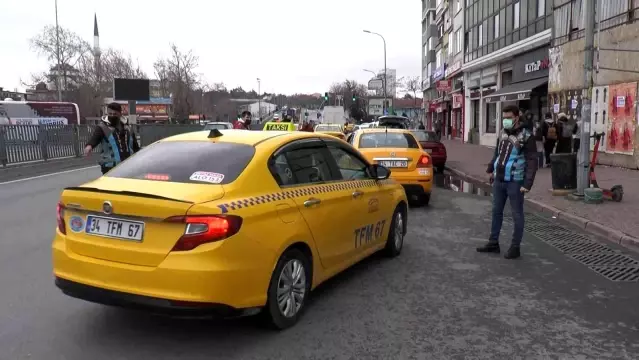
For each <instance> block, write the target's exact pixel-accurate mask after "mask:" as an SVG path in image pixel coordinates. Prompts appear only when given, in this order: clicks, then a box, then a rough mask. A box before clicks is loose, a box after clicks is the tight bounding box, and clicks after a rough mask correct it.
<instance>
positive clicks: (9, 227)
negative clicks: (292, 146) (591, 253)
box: [0, 169, 639, 360]
mask: <svg viewBox="0 0 639 360" xmlns="http://www.w3.org/2000/svg"><path fill="white" fill-rule="evenodd" d="M98 175H99V173H98V170H97V169H88V170H80V171H75V172H69V173H65V174H60V175H53V176H48V177H44V178H38V179H33V180H28V181H24V182H14V183H9V184H2V185H0V204H1V205H0V359H2V360H5V359H7V360H8V359H11V360H13V359H37V360H39V359H43V360H56V359H68V360H73V359H82V360H84V359H93V360H101V359H136V360H138V359H154V360H156V359H157V360H159V359H178V358H179V359H227V360H229V359H242V360H244V359H246V360H249V359H291V360H292V359H296V360H298V359H357V360H361V359H375V360H378V359H392V360H399V359H434V360H440V359H507V360H512V359H637V358H639V332H638V330H637V319H639V307H638V306H637V298H639V287H638V286H637V283H615V282H612V281H609V280H607V279H605V278H603V277H601V276H600V275H598V274H596V273H594V272H592V271H591V270H589V269H588V268H586V267H585V266H584V265H582V264H580V263H577V262H575V261H573V260H570V259H568V258H567V257H566V256H565V255H563V254H562V253H560V252H559V251H557V250H555V249H554V248H552V247H550V246H548V245H546V243H543V242H541V241H540V240H538V239H536V238H533V237H532V236H529V235H526V238H525V239H524V248H523V250H524V256H523V258H522V259H520V260H516V261H509V260H504V259H503V258H502V257H500V256H497V255H485V254H478V253H476V252H475V250H474V248H475V246H477V245H479V244H481V243H482V241H483V239H484V238H485V235H486V232H487V226H488V222H489V208H490V204H489V198H487V197H483V196H477V195H470V194H462V193H456V192H453V191H449V190H443V189H437V192H436V193H435V194H434V196H433V199H432V202H431V206H430V207H429V208H427V209H412V211H411V212H410V215H409V233H408V236H407V238H406V243H405V248H404V252H403V253H402V254H401V256H400V257H398V258H396V259H392V260H389V259H385V258H382V257H379V256H376V257H373V258H371V259H369V260H366V261H364V262H363V263H361V264H359V265H358V266H356V267H354V268H353V269H351V270H349V271H347V272H346V273H344V274H342V275H340V276H338V277H337V278H336V279H335V280H333V281H330V282H329V283H327V284H326V285H324V286H322V287H320V289H318V291H317V292H316V293H315V294H314V295H315V296H314V299H313V301H312V302H311V303H310V306H309V307H308V309H307V310H308V311H307V313H306V316H305V317H304V318H303V319H302V321H301V323H299V324H298V325H297V326H296V327H294V328H292V329H290V330H288V331H285V332H281V333H277V332H272V331H269V330H265V329H263V328H262V327H260V326H257V325H256V322H255V320H254V319H250V318H249V319H241V320H232V321H210V320H209V321H202V320H199V321H194V320H184V319H180V320H178V319H171V318H165V317H157V316H151V315H146V314H141V313H135V312H129V311H125V310H120V309H114V308H108V307H103V306H100V305H94V304H91V303H86V302H83V301H80V300H76V299H72V298H68V297H66V296H64V295H62V294H61V293H60V292H59V291H58V290H57V289H56V288H55V286H54V285H53V279H52V275H51V261H50V242H51V237H52V234H53V231H54V227H55V204H56V201H57V199H58V195H59V193H60V190H61V189H62V188H63V187H65V186H72V185H77V184H80V183H82V182H84V181H87V180H90V179H92V178H95V177H97V176H98ZM505 238H507V236H505ZM238 286H242V285H241V284H238Z"/></svg>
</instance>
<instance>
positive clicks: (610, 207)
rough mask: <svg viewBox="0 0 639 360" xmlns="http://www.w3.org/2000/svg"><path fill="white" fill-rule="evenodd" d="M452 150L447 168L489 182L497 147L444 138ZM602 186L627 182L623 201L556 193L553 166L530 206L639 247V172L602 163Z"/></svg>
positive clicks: (542, 174)
mask: <svg viewBox="0 0 639 360" xmlns="http://www.w3.org/2000/svg"><path fill="white" fill-rule="evenodd" d="M442 142H443V143H444V144H445V145H446V150H447V152H448V160H447V163H446V167H447V168H449V170H451V171H452V172H454V173H458V174H460V175H465V176H468V177H470V178H473V179H476V180H480V181H481V182H488V175H487V174H486V168H487V165H488V162H489V161H490V160H491V158H492V156H493V152H494V148H489V147H485V146H480V145H472V144H464V143H461V142H460V141H458V140H443V141H442ZM595 171H596V173H597V180H598V181H599V184H600V186H604V187H611V186H612V185H617V184H620V185H623V188H624V197H623V200H622V201H621V202H618V203H617V202H611V201H607V202H604V203H603V204H597V205H593V204H585V203H583V202H580V201H573V200H569V199H567V198H565V197H563V196H552V194H551V193H550V189H551V188H552V182H551V178H550V168H542V169H539V170H538V171H537V176H536V177H535V184H534V185H533V188H532V190H531V191H530V193H529V194H527V195H526V199H527V205H530V206H533V207H535V208H537V209H539V210H542V211H544V212H549V213H553V214H554V215H556V216H557V217H559V218H563V219H564V220H566V221H569V222H571V223H574V224H576V225H578V226H580V227H583V228H585V229H587V230H588V231H591V232H593V233H596V234H598V235H602V236H604V237H606V238H607V239H608V240H610V241H613V242H616V243H621V244H622V245H624V246H627V247H632V248H634V249H635V250H639V221H637V216H638V214H639V171H635V170H629V169H623V168H616V167H607V166H603V165H598V166H597V168H596V170H595Z"/></svg>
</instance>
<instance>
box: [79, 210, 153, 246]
mask: <svg viewBox="0 0 639 360" xmlns="http://www.w3.org/2000/svg"><path fill="white" fill-rule="evenodd" d="M85 232H86V233H87V234H91V235H97V236H104V237H110V238H115V239H122V240H130V241H142V235H143V234H144V223H143V222H138V221H128V220H127V221H125V220H120V219H114V218H108V217H101V216H92V215H91V216H88V217H87V225H86V229H85Z"/></svg>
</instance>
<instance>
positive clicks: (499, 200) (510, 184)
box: [488, 179, 524, 246]
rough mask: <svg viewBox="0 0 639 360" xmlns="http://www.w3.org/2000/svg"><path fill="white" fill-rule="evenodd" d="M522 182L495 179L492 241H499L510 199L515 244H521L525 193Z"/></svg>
mask: <svg viewBox="0 0 639 360" xmlns="http://www.w3.org/2000/svg"><path fill="white" fill-rule="evenodd" d="M521 186H522V183H521V182H519V181H505V182H501V181H499V180H497V179H495V182H494V183H493V221H492V225H491V228H490V238H489V239H488V240H489V241H490V242H499V233H500V232H501V225H502V222H503V221H504V206H506V200H507V199H510V208H511V209H512V212H513V223H514V225H515V229H514V231H513V241H512V245H513V246H519V245H520V244H521V239H522V237H523V236H524V194H523V193H522V192H521V191H520V189H521Z"/></svg>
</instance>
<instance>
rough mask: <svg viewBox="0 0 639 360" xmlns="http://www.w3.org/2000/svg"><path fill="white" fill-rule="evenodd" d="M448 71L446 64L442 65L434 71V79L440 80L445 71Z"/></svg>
mask: <svg viewBox="0 0 639 360" xmlns="http://www.w3.org/2000/svg"><path fill="white" fill-rule="evenodd" d="M445 71H446V65H445V64H444V65H442V66H440V67H438V68H437V69H435V71H433V81H437V80H440V79H441V78H443V77H444V73H445Z"/></svg>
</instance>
